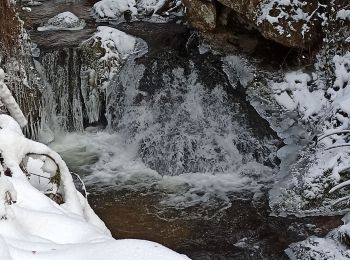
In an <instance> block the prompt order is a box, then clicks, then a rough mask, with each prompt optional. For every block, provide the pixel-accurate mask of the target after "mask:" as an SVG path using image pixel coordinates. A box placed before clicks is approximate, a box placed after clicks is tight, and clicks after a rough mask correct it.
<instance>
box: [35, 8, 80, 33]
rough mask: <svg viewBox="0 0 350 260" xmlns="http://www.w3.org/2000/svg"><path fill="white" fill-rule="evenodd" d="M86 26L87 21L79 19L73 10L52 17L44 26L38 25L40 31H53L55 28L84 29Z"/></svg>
mask: <svg viewBox="0 0 350 260" xmlns="http://www.w3.org/2000/svg"><path fill="white" fill-rule="evenodd" d="M84 27H85V21H84V20H83V19H79V18H78V17H77V16H76V15H75V14H73V13H71V12H63V13H60V14H58V15H56V16H54V17H52V18H50V19H49V20H48V21H47V22H46V23H45V25H44V26H41V27H38V31H53V30H69V31H76V30H82V29H84Z"/></svg>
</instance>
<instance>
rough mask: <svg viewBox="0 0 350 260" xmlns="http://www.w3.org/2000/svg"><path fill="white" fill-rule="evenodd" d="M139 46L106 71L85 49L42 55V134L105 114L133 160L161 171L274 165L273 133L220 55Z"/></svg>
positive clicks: (252, 169) (78, 127)
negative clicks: (238, 87)
mask: <svg viewBox="0 0 350 260" xmlns="http://www.w3.org/2000/svg"><path fill="white" fill-rule="evenodd" d="M136 45H137V46H136V47H135V51H134V53H133V54H132V55H130V56H129V58H128V59H127V60H125V61H123V63H124V64H123V65H122V66H119V67H117V69H115V70H114V71H113V73H109V75H108V76H101V74H102V75H103V73H106V71H103V70H101V69H100V68H101V65H100V64H93V63H92V60H91V56H89V55H87V54H86V51H84V48H63V49H60V50H53V51H51V52H47V53H45V54H43V55H42V57H41V59H40V64H41V66H42V68H41V71H43V74H44V78H45V82H46V89H45V91H44V93H43V98H42V102H43V110H42V128H41V129H42V130H43V131H42V133H43V132H46V134H47V133H50V131H51V132H54V131H57V130H60V131H62V132H69V131H70V132H71V131H83V130H84V129H85V128H86V127H87V126H89V125H94V124H98V123H101V122H102V121H104V120H105V121H106V122H107V129H108V130H109V131H110V132H115V133H118V135H119V136H121V137H122V140H123V143H124V144H123V145H125V146H132V147H136V148H135V150H136V152H135V153H136V155H135V158H140V159H141V160H142V162H143V163H144V164H145V165H147V167H149V168H151V169H153V170H156V171H157V172H158V173H159V174H161V175H180V174H183V173H212V174H213V173H214V174H216V173H232V172H241V173H242V174H249V175H256V174H259V173H257V172H258V168H259V167H260V166H261V167H263V165H265V166H266V165H267V166H272V167H274V165H275V162H274V159H275V158H274V157H273V156H272V155H271V154H272V153H271V151H274V150H275V149H276V148H275V145H274V142H275V139H276V137H275V136H274V134H273V132H272V131H270V130H269V127H268V124H267V123H266V122H265V121H263V120H262V119H260V117H259V116H258V115H257V114H256V112H255V111H254V109H253V108H251V107H250V105H249V104H248V103H247V102H246V101H245V100H244V96H243V95H242V93H240V92H239V91H237V90H234V89H235V88H236V86H232V79H230V80H229V79H228V78H227V76H226V74H225V72H224V71H223V70H218V69H217V68H220V67H222V64H221V58H220V57H219V56H215V55H213V54H210V53H206V54H199V53H195V52H194V53H192V54H191V55H190V56H189V57H190V58H188V56H187V55H182V54H181V51H177V50H169V49H168V50H164V51H159V52H157V53H156V54H153V55H152V54H151V53H147V44H146V43H145V42H144V41H142V40H138V42H137V44H136ZM146 53H147V54H146ZM120 64H122V62H120ZM38 67H40V65H38ZM102 72H103V73H102ZM102 77H103V78H104V79H105V80H103V81H102V80H100V79H101V78H102ZM230 81H231V82H230ZM233 83H234V82H233ZM235 84H237V83H235ZM48 126H49V127H48ZM45 127H46V131H45ZM47 128H49V129H50V130H49V131H48V130H47ZM42 136H44V137H45V134H42ZM43 139H46V141H50V140H52V138H51V137H50V136H49V138H48V137H47V136H46V138H43ZM259 165H260V166H259Z"/></svg>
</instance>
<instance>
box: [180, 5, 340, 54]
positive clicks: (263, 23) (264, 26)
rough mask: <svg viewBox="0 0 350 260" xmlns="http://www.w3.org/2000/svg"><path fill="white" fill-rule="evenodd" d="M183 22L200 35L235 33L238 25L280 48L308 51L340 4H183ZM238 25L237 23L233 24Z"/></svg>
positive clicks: (316, 42) (318, 38)
mask: <svg viewBox="0 0 350 260" xmlns="http://www.w3.org/2000/svg"><path fill="white" fill-rule="evenodd" d="M183 3H184V5H185V7H186V15H187V19H188V21H189V22H190V24H191V25H192V27H194V28H195V29H198V30H201V31H212V32H215V31H218V30H220V29H221V30H222V28H224V29H225V30H227V31H233V30H237V27H241V26H242V24H244V25H248V26H249V27H250V28H251V29H254V30H256V31H258V32H259V33H260V34H261V35H262V36H263V37H265V38H266V39H269V40H272V41H275V42H277V43H279V44H281V45H284V46H287V47H292V48H300V49H309V48H311V47H313V46H314V45H317V44H318V43H319V42H320V39H322V36H323V30H322V27H323V26H322V24H323V23H324V22H325V21H327V20H328V18H329V17H330V16H331V15H333V14H334V13H335V12H334V10H336V9H339V8H341V7H342V6H345V2H344V1H343V0H338V1H333V3H332V4H330V3H326V4H323V3H322V1H318V0H309V1H299V0H290V1H279V0H238V1H237V0H213V1H206V0H184V1H183ZM237 21H239V23H237Z"/></svg>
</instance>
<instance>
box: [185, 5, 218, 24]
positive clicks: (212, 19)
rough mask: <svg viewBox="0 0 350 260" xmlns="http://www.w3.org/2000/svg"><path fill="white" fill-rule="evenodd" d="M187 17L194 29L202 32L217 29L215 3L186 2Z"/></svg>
mask: <svg viewBox="0 0 350 260" xmlns="http://www.w3.org/2000/svg"><path fill="white" fill-rule="evenodd" d="M183 3H184V5H185V6H186V16H187V18H188V20H189V22H190V24H191V26H192V27H194V28H195V29H198V30H200V31H212V30H214V29H215V27H216V18H217V17H216V16H217V15H216V7H215V4H214V3H211V2H204V1H201V0H184V1H183Z"/></svg>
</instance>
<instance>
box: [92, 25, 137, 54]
mask: <svg viewBox="0 0 350 260" xmlns="http://www.w3.org/2000/svg"><path fill="white" fill-rule="evenodd" d="M91 40H93V41H95V42H100V44H101V47H102V48H103V49H104V50H105V55H104V56H103V57H102V60H109V59H113V58H116V59H125V58H126V57H127V55H129V54H130V53H131V52H132V51H133V50H134V49H135V44H136V38H135V37H132V36H130V35H128V34H126V33H124V32H122V31H119V30H117V29H114V28H111V27H108V26H99V27H97V32H96V33H95V34H94V35H93V36H92V38H91V39H90V40H88V41H91Z"/></svg>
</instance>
